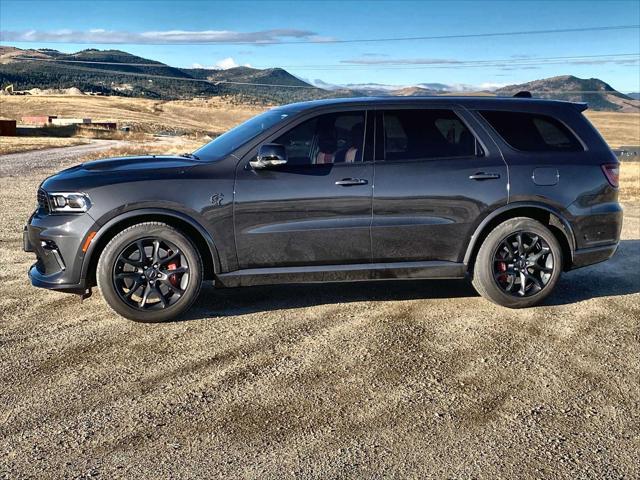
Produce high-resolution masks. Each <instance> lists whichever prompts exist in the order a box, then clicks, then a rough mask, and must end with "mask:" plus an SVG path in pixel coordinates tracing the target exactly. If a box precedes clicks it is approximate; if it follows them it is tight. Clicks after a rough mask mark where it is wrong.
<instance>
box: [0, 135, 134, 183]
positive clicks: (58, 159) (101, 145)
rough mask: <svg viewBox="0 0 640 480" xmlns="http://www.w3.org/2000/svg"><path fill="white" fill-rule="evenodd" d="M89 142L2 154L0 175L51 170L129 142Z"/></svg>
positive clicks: (0, 156) (6, 175)
mask: <svg viewBox="0 0 640 480" xmlns="http://www.w3.org/2000/svg"><path fill="white" fill-rule="evenodd" d="M87 142H88V143H86V144H84V145H76V146H73V147H62V148H47V149H44V150H32V151H29V152H20V153H10V154H8V155H0V177H12V176H18V175H24V174H25V173H26V172H29V173H30V174H38V170H51V168H52V166H54V165H61V164H68V163H74V162H76V163H79V162H80V161H81V160H82V158H83V157H85V156H87V155H89V154H92V153H95V152H100V151H102V150H108V149H110V148H114V147H120V146H124V145H127V143H128V142H126V141H122V140H88V141H87Z"/></svg>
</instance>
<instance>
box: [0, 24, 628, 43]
mask: <svg viewBox="0 0 640 480" xmlns="http://www.w3.org/2000/svg"><path fill="white" fill-rule="evenodd" d="M638 28H640V25H638V24H635V25H609V26H594V27H577V28H558V29H545V30H518V31H507V32H481V33H467V34H458V35H428V36H417V37H386V38H356V39H344V40H340V39H333V38H327V39H315V40H265V41H260V40H257V41H224V40H222V41H220V40H218V41H216V40H202V41H187V42H175V41H174V42H171V41H168V42H135V41H131V42H129V41H122V42H99V41H76V42H74V41H68V40H66V41H61V40H42V39H37V40H29V39H26V40H22V39H18V40H15V39H14V41H21V42H22V41H26V42H35V41H37V42H46V43H77V44H98V45H111V44H121V45H256V46H261V45H327V44H340V43H379V42H407V41H428V40H450V39H464V38H491V37H506V36H523V35H545V34H553V33H578V32H603V31H613V30H632V29H638ZM195 33H197V32H195ZM0 40H1V39H0ZM4 41H6V40H4Z"/></svg>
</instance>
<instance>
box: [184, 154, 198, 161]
mask: <svg viewBox="0 0 640 480" xmlns="http://www.w3.org/2000/svg"><path fill="white" fill-rule="evenodd" d="M180 156H181V157H184V158H193V159H194V160H200V157H199V156H197V155H194V154H193V153H181V154H180Z"/></svg>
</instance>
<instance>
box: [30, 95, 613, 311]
mask: <svg viewBox="0 0 640 480" xmlns="http://www.w3.org/2000/svg"><path fill="white" fill-rule="evenodd" d="M585 109H586V105H585V104H578V103H570V102H559V101H550V100H534V99H527V98H478V97H475V98H474V97H467V98H463V97H460V98H456V97H434V98H419V99H418V98H375V99H373V98H364V99H339V100H325V101H314V102H307V103H298V104H293V105H287V106H284V107H279V108H274V109H272V110H269V111H267V112H265V113H263V114H261V115H258V116H257V117H255V118H253V119H251V120H249V121H247V122H245V123H243V124H242V125H240V126H238V127H236V128H234V129H233V130H231V131H229V132H227V133H225V134H224V135H222V136H220V137H218V138H216V139H215V140H213V141H212V142H211V143H209V144H207V145H205V146H204V147H202V148H201V149H199V150H197V151H196V152H194V153H192V154H185V155H183V156H177V157H176V156H150V157H128V158H113V159H107V160H100V161H93V162H88V163H84V164H82V165H78V166H75V167H72V168H69V169H67V170H64V171H62V172H60V173H58V174H57V175H54V176H52V177H50V178H48V179H46V180H45V181H44V182H43V183H42V185H41V186H40V189H39V190H38V208H37V210H36V211H35V212H34V213H33V215H32V216H31V218H30V219H29V222H28V225H27V226H26V227H25V233H24V245H25V250H26V251H30V252H35V254H36V256H37V262H36V263H35V265H34V266H33V267H32V268H31V270H30V272H29V276H30V278H31V282H32V283H33V285H35V286H38V287H45V288H51V289H55V290H62V291H68V292H74V293H79V294H81V295H83V296H88V295H90V293H91V288H92V286H94V285H96V284H97V285H98V287H99V288H100V289H101V291H102V294H103V296H104V298H105V300H106V301H107V303H108V304H109V306H110V307H111V308H112V309H113V310H115V312H117V313H118V314H120V315H122V316H124V317H127V318H130V319H133V320H137V321H144V322H156V321H165V320H169V319H172V318H174V317H176V316H177V315H179V314H181V313H183V312H184V311H185V310H186V309H188V308H189V307H190V306H191V304H192V303H193V302H194V301H195V299H196V297H197V296H198V294H199V291H200V286H201V284H202V282H203V281H204V280H213V281H214V282H215V285H216V286H220V287H235V286H244V285H257V284H267V283H291V282H333V281H354V280H383V279H398V278H402V279H417V278H421V279H424V278H439V279H441V278H465V277H469V278H470V279H471V281H472V282H473V285H474V286H475V288H476V289H477V290H478V292H479V293H480V294H482V295H483V296H484V297H486V298H488V299H489V300H491V301H493V302H495V303H497V304H500V305H503V306H506V307H512V308H518V307H528V306H531V305H534V304H536V303H538V302H540V301H541V300H542V299H544V298H545V297H546V296H547V295H548V294H549V293H550V292H551V291H552V289H553V287H554V285H555V284H556V282H557V281H558V277H559V276H560V273H561V272H562V271H566V270H570V269H573V268H577V267H582V266H585V265H590V264H593V263H596V262H600V261H603V260H606V259H608V258H609V257H611V256H612V255H613V254H614V252H615V251H616V248H617V245H618V241H619V237H620V230H621V226H622V208H621V207H620V204H619V203H618V161H617V159H616V157H615V156H614V155H613V154H612V152H611V150H610V149H609V148H608V146H607V145H606V143H605V142H604V140H603V139H602V137H601V136H600V135H599V134H598V132H597V131H596V130H595V129H594V128H593V126H592V125H591V124H590V123H589V121H588V120H587V119H586V118H585V117H584V116H583V115H582V113H581V112H582V111H583V110H585Z"/></svg>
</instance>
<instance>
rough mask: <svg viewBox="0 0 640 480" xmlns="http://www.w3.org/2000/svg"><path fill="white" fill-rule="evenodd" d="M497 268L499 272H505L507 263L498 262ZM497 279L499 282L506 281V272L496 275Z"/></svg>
mask: <svg viewBox="0 0 640 480" xmlns="http://www.w3.org/2000/svg"><path fill="white" fill-rule="evenodd" d="M498 270H500V271H501V272H506V271H507V263H506V262H500V263H498ZM498 279H499V280H500V281H501V282H506V281H507V274H506V273H503V274H502V275H500V277H498Z"/></svg>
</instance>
